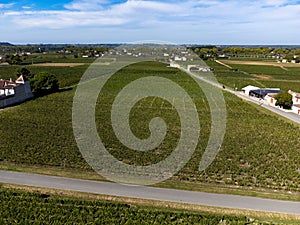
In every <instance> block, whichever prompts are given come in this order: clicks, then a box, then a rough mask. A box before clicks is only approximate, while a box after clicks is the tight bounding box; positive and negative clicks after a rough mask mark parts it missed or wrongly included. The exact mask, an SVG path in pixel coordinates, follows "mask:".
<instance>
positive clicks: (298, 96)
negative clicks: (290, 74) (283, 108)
mask: <svg viewBox="0 0 300 225" xmlns="http://www.w3.org/2000/svg"><path fill="white" fill-rule="evenodd" d="M288 93H289V94H291V95H294V96H295V97H297V98H300V93H297V92H294V91H291V90H289V91H288Z"/></svg>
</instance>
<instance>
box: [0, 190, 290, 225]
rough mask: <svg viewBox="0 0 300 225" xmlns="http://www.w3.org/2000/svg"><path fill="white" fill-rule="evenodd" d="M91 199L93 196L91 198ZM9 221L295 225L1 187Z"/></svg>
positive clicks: (4, 212) (1, 220)
mask: <svg viewBox="0 0 300 225" xmlns="http://www.w3.org/2000/svg"><path fill="white" fill-rule="evenodd" d="M89 198H91V197H89ZM0 199H1V217H0V223H1V224H3V225H6V224H203V225H204V224H205V225H209V224H241V225H242V224H282V222H284V223H285V224H295V223H294V222H295V221H293V220H281V219H276V220H277V222H275V221H276V220H275V219H274V218H273V219H270V218H268V219H262V218H253V217H246V216H235V215H221V214H218V213H207V212H201V211H192V210H183V209H176V208H172V207H163V206H161V207H157V206H156V207H154V206H146V205H138V204H126V203H119V202H116V201H103V200H95V199H86V198H85V199H83V198H80V197H67V196H64V195H57V194H48V193H40V192H25V191H19V190H13V189H6V188H1V187H0Z"/></svg>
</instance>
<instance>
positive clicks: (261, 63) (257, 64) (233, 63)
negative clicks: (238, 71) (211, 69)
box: [220, 60, 300, 67]
mask: <svg viewBox="0 0 300 225" xmlns="http://www.w3.org/2000/svg"><path fill="white" fill-rule="evenodd" d="M220 61H221V62H222V63H225V64H229V65H256V66H278V67H300V63H277V62H263V61H238V60H220Z"/></svg>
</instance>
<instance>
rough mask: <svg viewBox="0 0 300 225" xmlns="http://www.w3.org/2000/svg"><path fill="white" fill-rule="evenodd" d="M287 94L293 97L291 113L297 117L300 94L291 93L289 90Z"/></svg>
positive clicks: (299, 107)
mask: <svg viewBox="0 0 300 225" xmlns="http://www.w3.org/2000/svg"><path fill="white" fill-rule="evenodd" d="M288 92H289V94H291V95H292V97H293V106H292V111H293V112H294V113H296V114H298V115H300V93H297V92H293V91H291V90H289V91H288Z"/></svg>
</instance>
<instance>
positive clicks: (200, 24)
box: [0, 0, 300, 41]
mask: <svg viewBox="0 0 300 225" xmlns="http://www.w3.org/2000/svg"><path fill="white" fill-rule="evenodd" d="M0 7H1V5H0ZM3 11H4V13H2V15H1V14H0V17H1V19H2V21H3V20H7V21H9V22H10V23H13V24H12V26H15V27H17V28H18V29H19V28H21V29H22V28H30V29H37V31H38V29H43V30H45V29H50V30H51V29H72V30H73V32H72V33H76V31H77V32H78V35H79V36H80V35H84V34H83V32H82V30H83V29H90V28H91V29H92V30H93V32H94V35H95V34H98V33H99V31H100V33H103V32H102V31H104V30H105V31H107V30H110V31H111V34H110V35H111V37H113V35H115V33H118V32H119V33H120V31H122V32H123V33H122V35H120V34H118V35H117V36H118V38H120V39H121V38H124V37H129V36H130V35H131V37H132V38H133V36H135V37H137V39H139V38H138V36H139V37H144V36H145V37H149V38H152V39H161V38H160V37H161V36H164V37H166V38H168V40H170V38H173V39H174V40H170V41H175V39H181V40H183V39H186V40H188V39H190V40H192V38H195V39H196V38H197V37H198V38H202V37H203V38H204V37H205V38H208V37H209V36H211V37H212V40H213V39H214V38H221V37H222V36H223V37H224V39H226V38H227V39H226V40H230V39H232V40H239V38H240V39H244V40H251V39H252V40H259V38H262V37H264V38H270V39H271V38H273V37H276V36H278V37H279V36H280V37H282V36H284V34H285V33H286V34H287V35H289V36H291V37H292V36H299V35H297V34H295V35H293V32H294V33H295V32H297V30H296V29H295V27H299V26H300V21H299V20H298V19H297V18H298V17H299V15H300V4H296V0H254V1H240V0H226V1H224V0H211V1H207V0H182V1H179V0H169V1H167V0H166V1H158V0H128V1H126V2H123V3H118V4H111V3H110V2H109V1H108V0H75V1H73V2H71V3H69V4H66V5H65V8H64V9H62V10H43V11H37V10H30V9H29V8H23V10H21V11H8V10H6V11H5V10H3ZM279 27H280V29H278V28H279ZM293 27H294V28H293ZM292 28H293V29H292ZM89 31H90V30H89ZM97 31H98V32H97ZM49 32H50V31H49ZM65 35H66V36H67V35H68V34H67V33H65ZM91 35H92V34H91ZM108 35H109V34H106V36H108ZM125 35H126V36H125ZM192 35H193V37H191V36H192ZM233 35H234V36H233ZM114 38H116V37H114ZM128 39H129V38H127V40H128ZM278 39H280V38H278ZM281 39H282V38H281Z"/></svg>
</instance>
